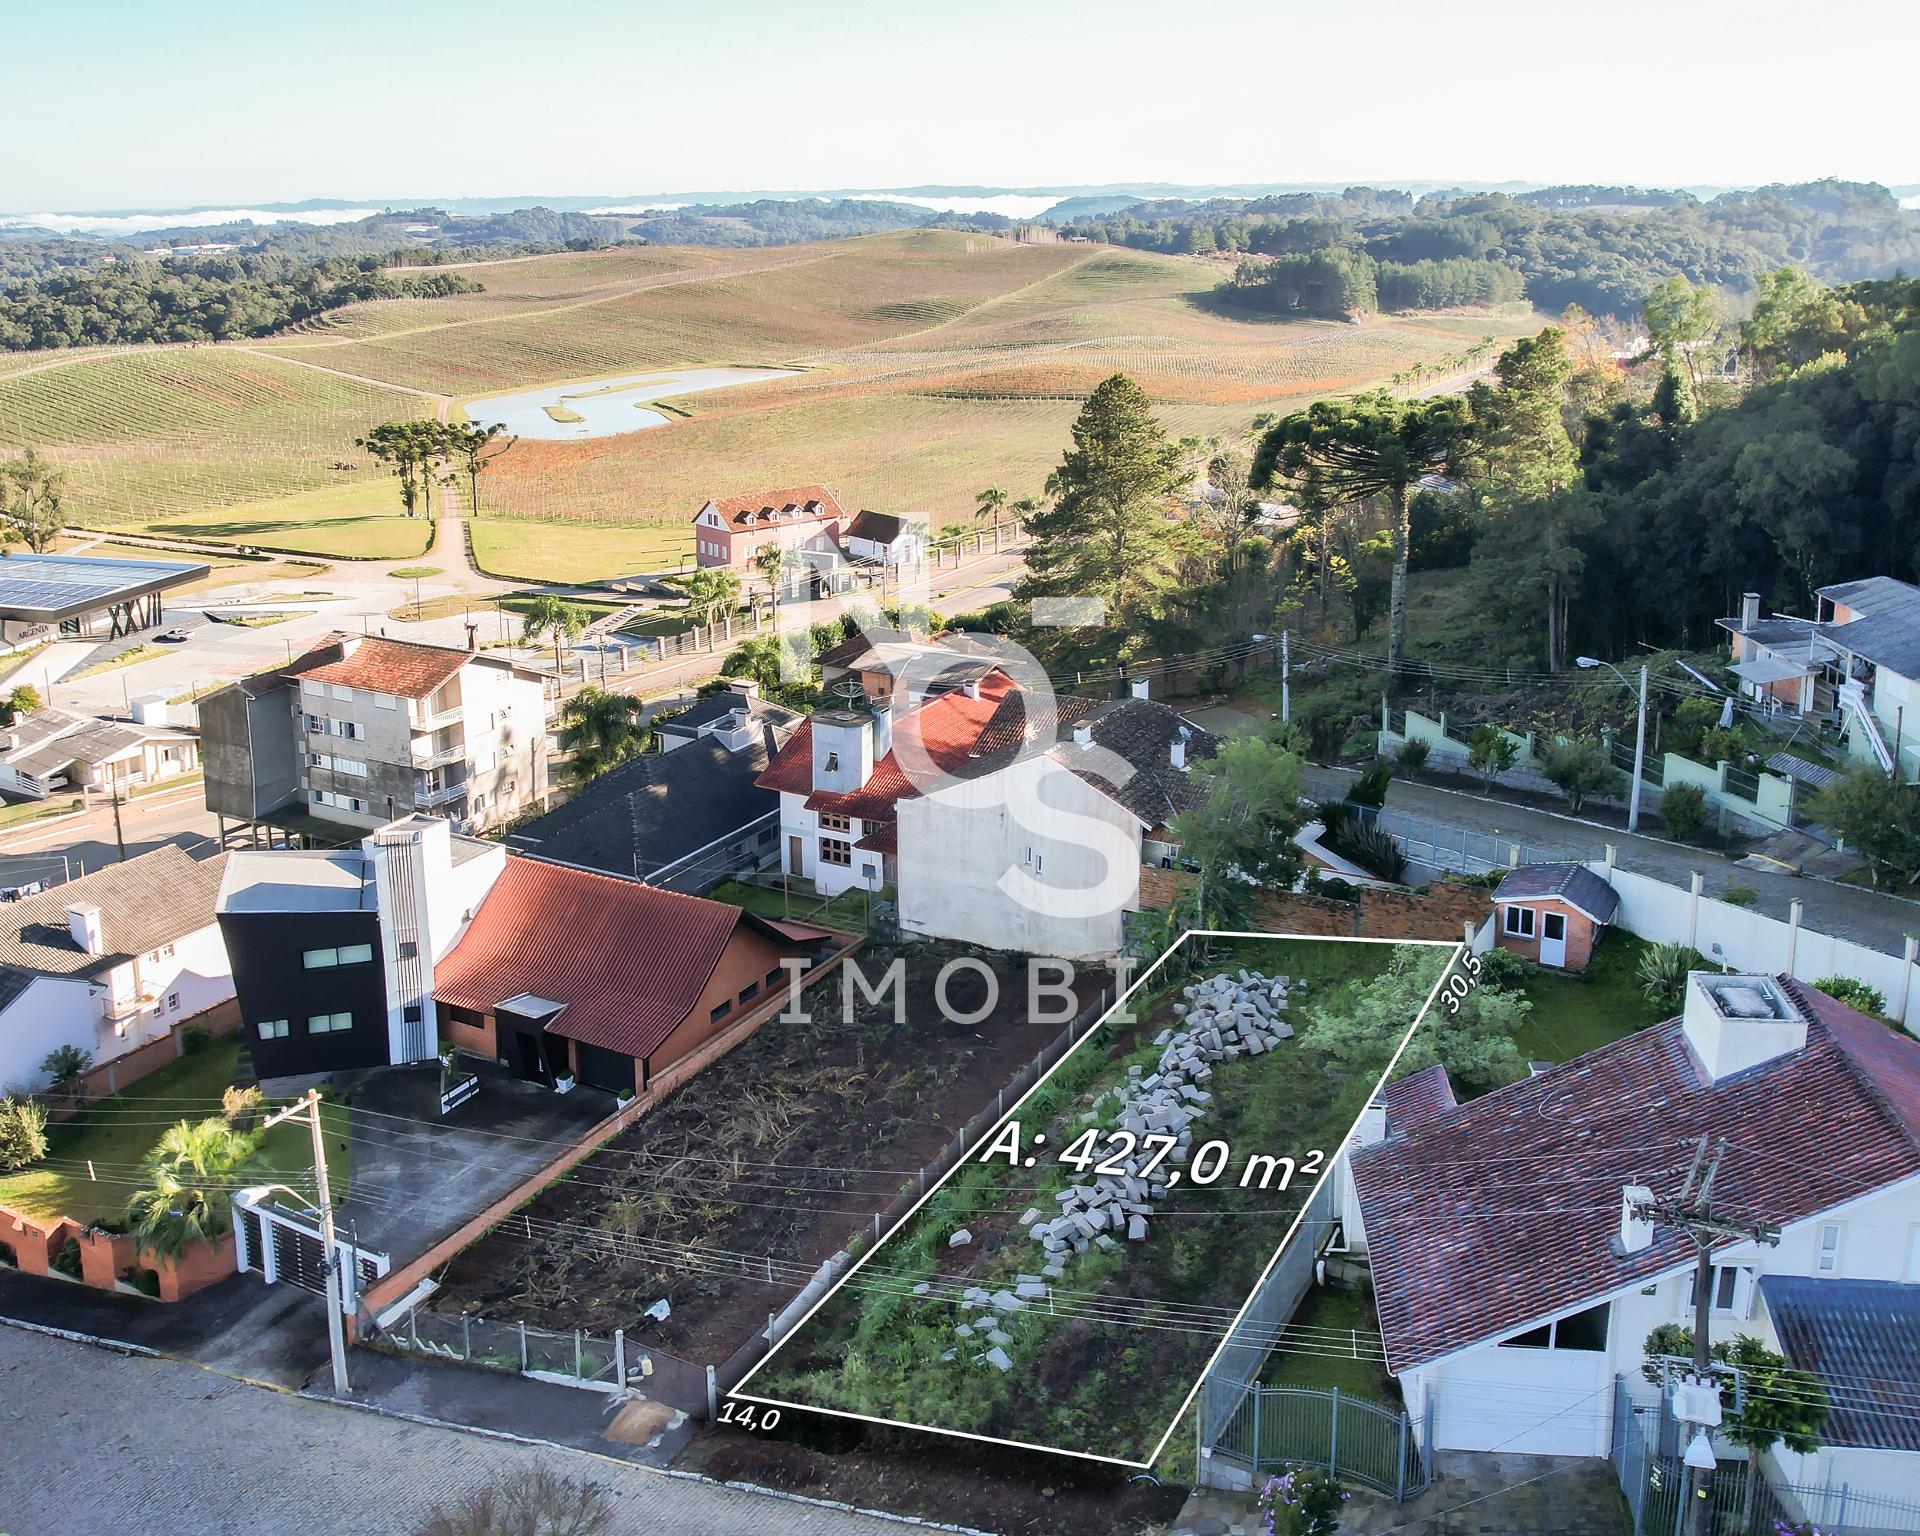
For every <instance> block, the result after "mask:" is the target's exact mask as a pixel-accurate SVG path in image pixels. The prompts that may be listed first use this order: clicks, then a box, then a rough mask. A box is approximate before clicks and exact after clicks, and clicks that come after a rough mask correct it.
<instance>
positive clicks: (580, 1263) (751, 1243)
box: [433, 945, 1101, 1364]
mask: <svg viewBox="0 0 1920 1536" xmlns="http://www.w3.org/2000/svg"><path fill="white" fill-rule="evenodd" d="M855 958H856V959H857V960H858V961H859V962H860V965H861V967H862V969H863V971H864V972H865V973H866V974H867V975H868V976H871V977H874V978H878V977H879V976H880V975H881V974H882V973H883V972H884V971H885V970H886V968H887V965H888V963H889V962H890V960H891V958H892V956H891V955H890V954H889V953H888V952H887V951H885V950H884V949H881V948H867V949H863V950H861V951H860V952H859V953H858V954H857V956H856V957H855ZM944 958H946V955H945V953H944V952H943V951H942V949H940V948H939V947H937V946H929V945H916V946H914V947H913V949H912V950H911V952H910V958H909V962H908V965H909V980H908V985H907V989H906V999H907V1006H906V1023H904V1024H896V1023H895V1022H894V1019H893V1010H892V1008H891V1006H890V1005H889V1006H886V1007H882V1006H881V1005H879V1004H875V1003H871V1002H866V1001H864V1000H862V999H861V997H860V994H859V993H858V992H856V993H855V1001H856V1006H855V1009H854V1011H853V1013H852V1015H851V1017H850V1018H849V1017H845V1016H843V1013H842V1009H841V995H842V993H841V988H842V982H841V979H840V974H836V975H834V976H830V977H828V978H826V979H825V980H823V981H822V982H821V983H819V984H818V985H816V986H815V987H813V988H810V989H809V990H808V991H807V993H806V1002H807V1006H808V1008H809V1009H810V1010H811V1012H812V1013H813V1015H814V1018H813V1020H812V1022H810V1023H805V1024H797V1023H796V1024H790V1023H787V1022H785V1021H783V1020H780V1019H774V1020H770V1021H769V1022H768V1023H766V1024H764V1025H763V1026H761V1028H760V1030H759V1032H758V1033H756V1034H755V1035H754V1036H752V1038H750V1039H749V1040H748V1041H746V1043H745V1044H743V1045H741V1046H740V1047H738V1048H737V1049H736V1050H734V1051H733V1052H731V1053H730V1054H728V1055H727V1056H724V1057H722V1058H721V1059H720V1060H719V1061H718V1062H716V1063H715V1064H714V1065H712V1066H710V1067H709V1068H707V1069H706V1070H705V1071H704V1072H702V1073H701V1074H700V1075H698V1076H697V1077H695V1078H694V1079H692V1081H690V1082H689V1083H687V1084H686V1085H685V1086H684V1087H683V1088H681V1089H680V1090H679V1091H678V1092H676V1093H675V1094H673V1095H672V1096H671V1097H670V1098H668V1099H667V1100H666V1102H665V1103H663V1104H661V1105H660V1106H659V1107H658V1108H657V1109H655V1110H653V1111H652V1112H650V1113H649V1114H647V1115H646V1116H644V1117H643V1118H642V1119H640V1120H639V1121H637V1122H636V1123H635V1124H634V1125H633V1126H631V1127H630V1128H629V1129H628V1130H626V1131H625V1132H623V1133H622V1134H621V1135H620V1136H618V1137H616V1138H615V1139H614V1140H613V1141H612V1142H610V1143H609V1144H608V1145H607V1146H606V1147H604V1148H602V1149H601V1150H600V1151H599V1152H597V1153H596V1154H595V1155H594V1156H593V1157H591V1158H590V1159H588V1160H587V1161H586V1162H584V1163H582V1164H581V1165H580V1166H579V1168H578V1169H576V1170H575V1171H574V1173H573V1174H571V1175H569V1176H568V1177H567V1178H566V1179H564V1180H562V1181H560V1182H558V1183H556V1184H554V1185H553V1186H551V1187H550V1188H549V1189H548V1190H546V1192H544V1193H543V1194H541V1195H540V1196H539V1197H538V1198H536V1199H535V1200H533V1201H532V1202H531V1203H530V1204H529V1205H528V1206H527V1207H525V1208H524V1214H525V1216H526V1218H527V1220H526V1221H524V1222H520V1215H521V1213H516V1215H515V1217H514V1218H513V1219H512V1220H510V1221H508V1222H507V1223H505V1224H504V1225H503V1226H501V1227H499V1228H497V1229H496V1230H495V1231H494V1232H493V1233H491V1234H489V1235H488V1236H487V1237H486V1238H484V1239H482V1240H481V1241H480V1242H478V1243H476V1244H475V1245H474V1246H473V1247H471V1248H469V1249H467V1250H466V1251H465V1252H464V1253H462V1254H461V1255H460V1256H459V1257H458V1258H456V1259H455V1260H454V1261H453V1263H452V1264H451V1265H450V1266H449V1267H448V1269H447V1272H446V1274H445V1275H444V1276H443V1277H442V1288H441V1290H440V1292H439V1293H438V1294H437V1295H436V1296H435V1298H434V1303H433V1304H434V1306H436V1307H437V1308H439V1309H440V1310H443V1311H449V1312H462V1311H468V1312H477V1313H480V1314H482V1315H484V1316H487V1317H490V1318H495V1319H499V1320H502V1321H517V1320H523V1321H526V1322H528V1323H532V1324H537V1325H539V1326H543V1327H551V1328H563V1329H570V1328H584V1329H586V1330H588V1331H589V1332H595V1333H599V1334H602V1335H606V1334H610V1333H611V1332H612V1331H613V1330H614V1329H615V1328H626V1329H628V1330H630V1331H632V1330H635V1329H636V1328H637V1327H638V1326H639V1323H640V1314H641V1312H642V1311H643V1310H644V1309H645V1308H646V1307H647V1306H648V1305H649V1304H650V1303H652V1302H653V1301H655V1300H656V1299H659V1298H663V1297H664V1298H666V1299H667V1300H668V1301H669V1303H670V1305H671V1307H672V1316H671V1317H670V1318H669V1319H668V1320H667V1321H666V1322H665V1323H664V1324H662V1325H660V1326H659V1327H658V1328H657V1329H650V1330H648V1331H647V1332H646V1334H645V1335H644V1336H643V1337H644V1339H645V1342H646V1343H647V1344H649V1345H653V1346H657V1347H658V1348H660V1349H663V1350H665V1351H667V1352H668V1353H671V1354H674V1355H678V1356H680V1357H681V1358H682V1359H686V1360H691V1361H694V1362H697V1363H707V1362H711V1363H714V1364H719V1363H721V1362H723V1361H725V1360H726V1359H727V1357H728V1356H730V1355H731V1354H732V1353H733V1352H734V1351H735V1350H736V1349H738V1348H739V1347H740V1345H741V1344H742V1343H744V1342H745V1341H746V1339H747V1337H748V1336H749V1335H750V1334H751V1333H752V1332H753V1331H754V1330H755V1329H756V1328H759V1327H762V1326H764V1324H765V1323H766V1320H767V1315H768V1314H769V1313H770V1312H775V1311H778V1310H779V1309H780V1308H782V1307H784V1306H785V1305H786V1304H787V1302H788V1301H789V1300H791V1299H792V1297H793V1295H794V1293H795V1292H796V1291H797V1290H798V1289H799V1288H800V1285H801V1284H802V1282H803V1281H804V1280H805V1278H806V1277H807V1275H808V1274H810V1273H811V1272H812V1271H813V1269H815V1268H816V1267H817V1266H818V1265H819V1264H820V1263H821V1262H822V1261H823V1260H825V1259H826V1258H827V1257H828V1256H829V1255H831V1254H832V1253H834V1252H835V1251H836V1250H837V1249H839V1248H841V1247H843V1246H844V1245H845V1244H846V1243H847V1242H848V1240H849V1239H851V1238H852V1237H854V1236H855V1234H857V1233H858V1232H859V1231H860V1230H861V1228H862V1227H863V1226H865V1225H867V1224H868V1223H870V1222H871V1221H872V1218H873V1214H874V1212H876V1211H879V1210H881V1209H883V1208H884V1207H885V1206H886V1205H887V1204H888V1203H889V1202H891V1201H892V1200H893V1198H894V1197H895V1195H897V1194H898V1193H899V1192H900V1189H901V1187H902V1185H903V1183H909V1182H911V1181H912V1179H913V1176H914V1173H915V1170H917V1169H919V1168H920V1167H922V1166H923V1165H925V1164H926V1163H927V1162H928V1161H930V1160H931V1159H932V1158H934V1157H935V1156H936V1155H937V1154H938V1153H939V1152H940V1150H941V1149H942V1148H943V1147H944V1146H945V1145H946V1144H947V1143H948V1142H950V1141H951V1140H952V1139H953V1137H954V1133H955V1132H956V1131H957V1130H958V1129H959V1128H960V1127H961V1126H963V1125H964V1124H965V1123H966V1122H967V1121H968V1120H969V1119H971V1118H972V1117H973V1116H974V1115H976V1114H978V1113H979V1112H980V1111H981V1110H982V1109H983V1108H985V1107H986V1106H987V1105H989V1104H991V1103H992V1101H993V1095H994V1092H995V1090H996V1088H997V1087H998V1085H999V1084H1001V1083H1004V1082H1006V1081H1008V1080H1009V1079H1010V1078H1012V1077H1013V1076H1014V1075H1015V1074H1016V1073H1017V1072H1018V1071H1019V1070H1020V1068H1021V1067H1022V1066H1023V1065H1024V1064H1025V1063H1026V1062H1028V1061H1030V1060H1031V1059H1032V1058H1033V1057H1034V1056H1035V1055H1037V1054H1038V1053H1039V1052H1040V1050H1041V1049H1042V1048H1043V1047H1044V1046H1045V1045H1047V1044H1048V1043H1049V1042H1050V1041H1052V1040H1053V1039H1054V1038H1055V1037H1056V1036H1058V1035H1059V1034H1060V1032H1061V1031H1062V1029H1063V1028H1064V1027H1065V1026H1064V1025H1063V1024H1062V1023H1059V1022H1041V1021H1036V1020H1034V1019H1032V1018H1030V1017H1028V1013H1027V1007H1026V979H1025V973H1024V971H1023V970H1022V969H1021V968H1020V966H1019V964H1018V962H1017V961H1015V960H1013V959H1012V958H1011V957H1008V958H1006V959H1004V960H1003V961H1002V962H1001V963H1000V965H999V967H998V970H999V973H1000V975H1001V977H1002V986H1001V989H1000V1000H999V1004H998V1006H997V1007H996V1008H995V1010H994V1011H993V1013H992V1014H991V1015H989V1016H988V1017H987V1018H985V1019H984V1020H982V1021H981V1022H979V1023H974V1024H965V1025H961V1024H955V1023H951V1022H949V1021H948V1020H947V1019H946V1018H945V1017H943V1015H942V1011H941V1009H940V1008H939V1007H938V1005H937V1004H936V1002H935V1000H934V978H935V975H936V973H937V971H938V969H939V967H940V964H941V963H942V961H943V959H944ZM1100 980H1101V978H1099V977H1097V976H1084V977H1082V979H1081V983H1080V985H1081V989H1082V995H1083V999H1084V1000H1086V1001H1091V1000H1092V999H1093V998H1094V997H1095V996H1096V995H1097V994H1098V990H1099V986H1100ZM985 990H986V989H985V983H984V981H982V980H981V978H980V977H978V976H977V975H974V974H970V973H961V974H959V975H957V976H956V977H955V978H954V981H953V983H952V986H951V988H950V989H949V1000H950V1003H951V1006H952V1008H953V1010H954V1011H956V1012H964V1011H967V1010H969V1009H971V1008H974V1007H977V1006H978V1005H979V1004H980V1002H981V1001H982V999H983V998H984V997H985ZM516 1222H520V1225H519V1226H518V1227H517V1228H516V1226H515V1223H516ZM554 1224H557V1225H554ZM529 1232H532V1233H533V1236H532V1237H531V1238H529V1237H528V1236H527V1233H529Z"/></svg>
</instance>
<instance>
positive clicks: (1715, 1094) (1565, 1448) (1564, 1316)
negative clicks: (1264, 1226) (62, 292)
mask: <svg viewBox="0 0 1920 1536" xmlns="http://www.w3.org/2000/svg"><path fill="white" fill-rule="evenodd" d="M1701 1136H1710V1137H1722V1136H1723V1137H1725V1138H1726V1140H1727V1143H1728V1150H1727V1153H1726V1157H1725V1160H1724V1162H1723V1163H1722V1165H1721V1167H1720V1169H1719V1171H1718V1174H1717V1177H1716V1180H1715V1183H1714V1186H1713V1194H1714V1199H1715V1201H1716V1204H1717V1205H1718V1206H1719V1207H1720V1208H1721V1209H1724V1210H1727V1211H1734V1212H1738V1213H1740V1214H1741V1215H1742V1216H1743V1217H1747V1218H1753V1219H1759V1220H1765V1221H1770V1222H1773V1223H1776V1224H1778V1226H1779V1228H1780V1240H1779V1242H1778V1244H1777V1245H1774V1246H1765V1245H1760V1244H1756V1243H1753V1242H1750V1241H1745V1240H1741V1241H1730V1242H1727V1243H1725V1244H1723V1245H1722V1246H1721V1247H1720V1248H1718V1249H1717V1250H1716V1252H1715V1254H1714V1265H1713V1270H1712V1277H1711V1280H1710V1282H1709V1283H1710V1284H1711V1286H1712V1288H1713V1289H1712V1303H1711V1304H1712V1334H1713V1337H1714V1340H1715V1341H1716V1342H1718V1341H1720V1340H1722V1339H1730V1338H1732V1337H1734V1336H1736V1335H1738V1334H1741V1333H1751V1334H1763V1333H1764V1331H1765V1327H1766V1324H1765V1322H1764V1320H1763V1319H1762V1318H1761V1317H1760V1315H1759V1303H1760V1297H1761V1294H1762V1282H1763V1280H1764V1279H1765V1278H1766V1277H1770V1276H1775V1275H1780V1276H1796V1277H1806V1278H1809V1279H1818V1280H1848V1281H1851V1280H1884V1281H1898V1282H1903V1283H1911V1282H1914V1281H1916V1280H1920V1041H1916V1040H1914V1039H1913V1038H1911V1037H1909V1036H1906V1035H1904V1034H1900V1033H1898V1032H1896V1031H1894V1030H1891V1029H1889V1028H1888V1027H1887V1026H1886V1025H1884V1024H1882V1023H1880V1022H1879V1021H1878V1020H1875V1019H1871V1018H1868V1017H1867V1016H1866V1015H1864V1014H1861V1013H1858V1012H1856V1011H1854V1010H1853V1009H1851V1008H1848V1007H1846V1006H1844V1005H1842V1004H1840V1003H1837V1002H1835V1001H1834V1000H1833V999H1831V998H1829V997H1827V996H1825V995H1824V994H1822V993H1819V992H1815V991H1813V990H1812V989H1811V988H1808V987H1806V986H1805V985H1804V984H1802V983H1800V982H1797V981H1795V980H1793V979H1792V978H1791V977H1787V976H1779V977H1772V976H1763V975H1739V974H1731V975H1723V974H1721V973H1718V972H1696V973H1695V974H1694V976H1693V977H1692V978H1691V980H1690V982H1689V985H1688V990H1687V998H1686V1004H1685V1009H1684V1011H1683V1013H1682V1015H1681V1017H1679V1018H1677V1019H1674V1020H1671V1021H1669V1022H1668V1023H1666V1024H1663V1025H1660V1026H1657V1027H1655V1028H1652V1029H1646V1030H1642V1031H1640V1032H1639V1033H1637V1034H1633V1035H1630V1036H1627V1037H1626V1038H1624V1039H1621V1040H1618V1041H1615V1042H1614V1043H1612V1044H1610V1045H1606V1046H1603V1047H1601V1048H1600V1049H1599V1050H1596V1051H1590V1052H1588V1053H1587V1054H1586V1055H1584V1056H1580V1057H1576V1058H1575V1059H1574V1060H1572V1061H1569V1062H1566V1063H1563V1064H1561V1065H1559V1066H1556V1067H1552V1068H1550V1069H1547V1070H1545V1071H1542V1072H1540V1073H1538V1074H1537V1075H1536V1076H1534V1077H1531V1078H1529V1079H1528V1080H1527V1081H1525V1082H1521V1083H1515V1084H1513V1085H1511V1086H1510V1087H1507V1088H1503V1089H1501V1090H1499V1091H1498V1092H1495V1093H1490V1094H1487V1095H1485V1096H1483V1097H1481V1098H1477V1099H1473V1100H1470V1101H1469V1102H1467V1103H1465V1104H1456V1103H1455V1102H1454V1095H1453V1092H1452V1089H1451V1086H1450V1085H1449V1084H1448V1083H1447V1082H1446V1079H1445V1075H1444V1071H1443V1070H1442V1069H1438V1068H1432V1069H1429V1070H1428V1071H1427V1072H1425V1073H1422V1074H1419V1075H1418V1076H1416V1077H1415V1078H1410V1079H1408V1080H1407V1081H1406V1083H1404V1084H1395V1085H1393V1088H1392V1089H1390V1090H1389V1092H1388V1093H1387V1095H1386V1096H1385V1101H1384V1103H1383V1105H1382V1106H1380V1109H1379V1111H1377V1112H1376V1113H1375V1114H1374V1115H1373V1116H1372V1117H1371V1118H1370V1123H1369V1124H1368V1125H1366V1126H1363V1129H1362V1132H1361V1135H1360V1138H1359V1139H1360V1140H1361V1141H1362V1142H1363V1143H1365V1144H1363V1145H1361V1146H1358V1147H1357V1148H1355V1149H1354V1150H1353V1152H1352V1155H1351V1156H1350V1157H1349V1158H1347V1159H1346V1160H1345V1166H1346V1167H1347V1169H1348V1172H1347V1174H1346V1175H1345V1176H1346V1177H1348V1178H1350V1179H1351V1187H1350V1188H1349V1189H1348V1191H1347V1196H1346V1202H1347V1208H1348V1218H1347V1223H1346V1228H1347V1230H1346V1236H1347V1240H1348V1242H1349V1245H1350V1246H1351V1248H1352V1249H1353V1251H1354V1252H1355V1253H1356V1254H1357V1255H1359V1256H1362V1257H1364V1259H1365V1260H1366V1262H1367V1264H1368V1266H1369V1267H1370V1269H1371V1273H1372V1280H1373V1288H1374V1296H1375V1301H1376V1304H1377V1306H1378V1308H1379V1314H1380V1328H1381V1333H1382V1336H1383V1339H1384V1343H1385V1352H1386V1359H1387V1366H1388V1369H1389V1370H1390V1371H1392V1372H1393V1374H1395V1375H1396V1376H1398V1377H1399V1378H1400V1382H1401V1386H1402V1388H1403V1390H1404V1392H1405V1395H1406V1400H1407V1407H1408V1410H1409V1412H1410V1413H1411V1414H1412V1416H1413V1419H1414V1422H1415V1423H1422V1422H1424V1421H1426V1416H1427V1415H1428V1414H1429V1413H1430V1414H1431V1420H1430V1422H1431V1425H1432V1437H1433V1443H1434V1446H1435V1448H1437V1449H1444V1450H1493V1449H1496V1448H1497V1449H1500V1450H1504V1451H1511V1452H1530V1453H1535V1454H1543V1455H1572V1456H1597V1455H1604V1454H1606V1453H1607V1451H1608V1450H1609V1447H1610V1440H1611V1434H1612V1414H1611V1409H1612V1402H1613V1383H1614V1380H1615V1377H1616V1376H1623V1375H1630V1374H1631V1373H1634V1372H1637V1371H1638V1369H1639V1367H1640V1365H1641V1364H1642V1362H1643V1359H1644V1355H1643V1345H1644V1341H1645V1339H1646V1337H1647V1335H1648V1333H1649V1332H1650V1331H1651V1330H1652V1329H1653V1328H1654V1327H1655V1326H1656V1325H1658V1324H1661V1323H1679V1324H1682V1325H1683V1326H1690V1324H1691V1320H1692V1294H1693V1283H1694V1262H1693V1260H1694V1255H1693V1249H1692V1243H1691V1241H1690V1240H1689V1239H1688V1238H1687V1237H1686V1236H1685V1235H1684V1234H1682V1233H1677V1232H1674V1231H1670V1230H1668V1229H1667V1228H1665V1227H1660V1226H1655V1225H1653V1224H1651V1223H1648V1222H1645V1221H1641V1220H1639V1219H1637V1218H1636V1217H1635V1216H1634V1214H1633V1208H1632V1207H1633V1201H1634V1200H1635V1198H1637V1197H1641V1196H1643V1195H1644V1194H1645V1192H1647V1191H1652V1192H1654V1193H1660V1194H1664V1193H1671V1192H1677V1190H1678V1188H1679V1186H1680V1183H1681V1181H1682V1179H1683V1178H1684V1177H1685V1175H1686V1171H1687V1168H1688V1166H1689V1164H1690V1162H1691V1160H1692V1157H1693V1153H1694V1148H1695V1146H1696V1144H1697V1141H1698V1138H1699V1137H1701Z"/></svg>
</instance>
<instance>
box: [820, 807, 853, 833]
mask: <svg viewBox="0 0 1920 1536" xmlns="http://www.w3.org/2000/svg"><path fill="white" fill-rule="evenodd" d="M820 830H821V831H822V832H851V831H852V830H853V823H852V822H851V821H849V820H848V819H847V818H846V817H845V816H836V815H834V814H833V812H832V811H822V812H821V813H820Z"/></svg>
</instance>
